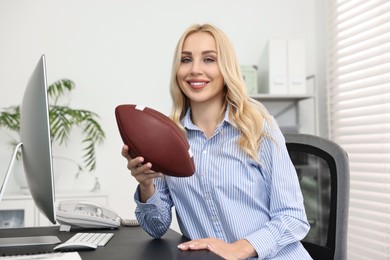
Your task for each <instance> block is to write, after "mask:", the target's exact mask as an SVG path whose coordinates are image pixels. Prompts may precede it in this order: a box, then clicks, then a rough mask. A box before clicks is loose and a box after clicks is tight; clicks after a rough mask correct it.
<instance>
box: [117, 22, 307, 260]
mask: <svg viewBox="0 0 390 260" xmlns="http://www.w3.org/2000/svg"><path fill="white" fill-rule="evenodd" d="M170 92H171V96H172V100H173V109H172V114H171V118H172V120H173V121H174V122H176V124H177V125H178V126H179V127H180V128H181V129H182V130H183V132H184V133H185V134H186V136H187V138H188V141H189V144H190V146H191V150H192V152H193V154H194V161H195V169H196V170H195V173H194V175H193V176H191V177H188V178H176V177H171V176H164V175H163V174H162V173H158V172H153V171H152V170H151V163H150V162H144V159H143V157H137V158H130V157H129V155H128V147H127V146H124V147H123V149H122V155H123V156H124V157H126V158H127V159H128V168H129V170H130V171H131V174H132V175H133V176H134V177H135V178H136V180H137V181H138V182H139V186H138V188H137V191H136V193H135V201H136V203H137V208H136V216H137V219H138V221H139V223H140V225H141V227H142V228H143V229H144V230H145V231H146V232H148V233H149V234H150V235H151V236H153V237H157V238H158V237H161V236H162V235H164V233H165V232H166V231H167V230H168V228H169V226H170V224H171V221H172V216H171V208H172V207H173V206H174V207H175V210H176V214H177V219H178V223H179V226H180V229H181V232H182V234H183V235H184V236H186V237H188V238H190V239H192V240H191V241H189V242H186V243H182V244H180V245H178V248H179V249H181V250H204V249H208V250H210V251H212V252H214V253H215V254H217V255H220V256H221V257H223V258H225V259H246V258H251V257H253V258H258V259H286V260H287V259H288V260H291V259H300V260H302V259H311V258H310V256H309V255H308V253H307V252H306V250H305V249H304V248H303V246H302V244H301V243H300V242H299V241H300V240H301V239H303V238H304V237H305V235H306V234H307V232H308V230H309V225H308V222H307V219H306V214H305V209H304V205H303V197H302V194H301V191H300V187H299V183H298V180H297V174H296V172H295V169H294V166H293V165H292V163H291V160H290V158H289V155H288V152H287V150H286V147H285V140H284V137H283V135H282V133H281V132H280V130H279V128H278V126H277V124H276V122H275V121H274V119H273V118H272V117H271V116H270V115H269V114H268V112H267V110H266V109H265V108H264V107H263V106H262V105H261V104H260V103H258V102H256V101H254V100H252V99H250V98H249V97H248V96H247V94H246V87H245V83H244V81H243V77H242V75H241V72H240V67H239V63H238V62H237V59H236V57H235V52H234V49H233V47H232V44H231V43H230V41H229V39H228V38H227V37H226V35H225V34H224V33H223V32H222V31H221V30H219V29H218V28H216V27H215V26H212V25H209V24H204V25H194V26H192V27H190V28H189V29H188V30H187V31H186V32H185V33H184V34H183V36H182V37H181V38H180V40H179V42H178V44H177V47H176V51H175V55H174V61H173V67H172V77H171V84H170Z"/></svg>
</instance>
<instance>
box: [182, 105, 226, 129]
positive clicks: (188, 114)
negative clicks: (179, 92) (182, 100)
mask: <svg viewBox="0 0 390 260" xmlns="http://www.w3.org/2000/svg"><path fill="white" fill-rule="evenodd" d="M229 111H230V105H228V107H227V109H226V111H225V116H224V118H223V120H222V122H221V124H220V125H223V123H224V122H226V123H228V124H230V122H229ZM181 124H182V125H183V127H184V128H186V129H188V130H199V128H198V127H197V126H196V125H195V124H194V123H193V122H192V120H191V108H190V107H189V108H188V109H187V112H186V114H185V116H184V117H183V119H182V120H181Z"/></svg>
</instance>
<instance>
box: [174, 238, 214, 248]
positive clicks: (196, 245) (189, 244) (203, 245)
mask: <svg viewBox="0 0 390 260" xmlns="http://www.w3.org/2000/svg"><path fill="white" fill-rule="evenodd" d="M177 247H178V248H179V249H181V250H203V249H209V244H208V243H206V242H205V241H204V240H192V241H190V242H187V243H183V244H180V245H178V246H177Z"/></svg>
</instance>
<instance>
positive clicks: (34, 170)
mask: <svg viewBox="0 0 390 260" xmlns="http://www.w3.org/2000/svg"><path fill="white" fill-rule="evenodd" d="M20 138H21V142H20V143H19V144H18V145H17V146H16V148H15V151H14V153H13V156H12V158H11V162H10V165H9V167H8V171H7V173H6V176H5V178H4V180H3V184H2V186H1V190H0V201H1V198H2V196H3V194H4V190H5V187H6V184H7V180H8V179H9V176H10V173H11V172H12V167H13V164H14V162H15V159H16V155H17V152H18V151H19V150H20V149H21V154H22V160H23V165H24V171H25V175H26V180H27V184H28V188H29V190H30V192H31V196H32V198H33V200H34V203H35V205H36V206H37V207H38V208H39V210H40V211H41V212H42V213H43V214H44V215H45V216H46V217H47V219H48V220H50V222H52V223H53V224H55V223H56V212H55V191H54V174H53V162H52V150H51V138H50V123H49V104H48V97H47V82H46V62H45V56H44V55H42V56H41V57H40V59H39V61H38V64H37V65H36V67H35V69H34V71H33V73H32V75H31V77H30V79H29V81H28V83H27V86H26V89H25V92H24V96H23V100H22V103H21V106H20ZM42 238H44V239H42ZM0 241H1V243H0V247H4V246H24V245H36V244H54V243H59V242H60V240H59V239H58V238H57V237H25V238H23V237H20V238H17V239H15V238H1V240H0Z"/></svg>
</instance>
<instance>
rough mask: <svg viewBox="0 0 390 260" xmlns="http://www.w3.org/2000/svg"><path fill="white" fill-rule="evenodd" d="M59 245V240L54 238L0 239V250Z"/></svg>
mask: <svg viewBox="0 0 390 260" xmlns="http://www.w3.org/2000/svg"><path fill="white" fill-rule="evenodd" d="M59 243H61V240H60V239H59V238H58V237H56V236H35V237H5V238H0V248H2V247H13V246H36V245H53V244H59Z"/></svg>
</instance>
